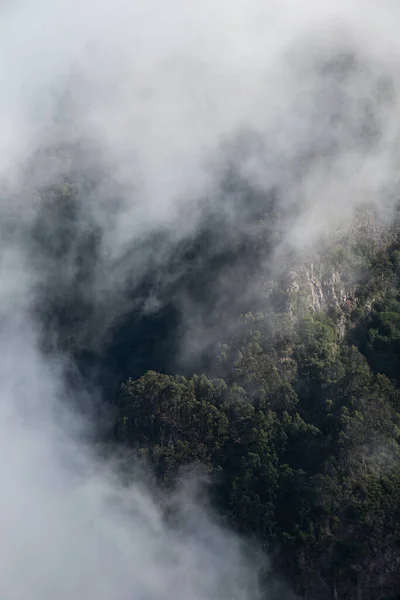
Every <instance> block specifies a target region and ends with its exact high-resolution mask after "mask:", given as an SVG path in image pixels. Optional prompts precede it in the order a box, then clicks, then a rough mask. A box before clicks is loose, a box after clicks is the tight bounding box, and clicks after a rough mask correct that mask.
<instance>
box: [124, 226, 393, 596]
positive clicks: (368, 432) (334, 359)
mask: <svg viewBox="0 0 400 600" xmlns="http://www.w3.org/2000/svg"><path fill="white" fill-rule="evenodd" d="M376 229H377V226H374V231H375V233H376ZM399 250H400V237H399V234H398V231H396V229H395V228H392V231H391V233H390V235H388V234H387V232H385V234H384V235H380V234H379V233H376V235H375V239H374V236H371V232H369V235H368V236H367V235H366V234H365V231H361V233H360V230H358V232H357V233H354V231H353V232H351V233H350V234H349V235H348V236H346V238H345V239H342V242H341V243H340V244H339V243H336V244H335V245H333V246H331V247H328V248H326V249H325V250H324V251H323V252H321V255H320V256H319V258H318V259H317V260H314V262H306V261H305V262H303V264H300V265H298V266H297V267H294V268H293V269H292V270H291V271H290V272H289V277H288V281H289V285H288V284H287V282H286V280H285V279H284V278H283V283H282V284H280V285H278V284H276V285H275V286H271V288H273V293H272V295H271V296H270V297H269V300H268V301H267V300H266V301H265V305H266V307H267V309H269V310H268V311H267V312H265V313H262V312H258V313H256V314H253V313H247V314H244V315H242V316H238V321H237V326H236V327H235V335H233V336H232V337H230V338H228V339H226V340H222V341H221V344H220V346H219V351H218V352H217V353H216V355H215V357H214V359H213V360H212V361H210V365H211V366H210V369H209V372H208V373H206V374H205V375H192V376H190V377H183V376H180V375H166V374H160V373H156V372H154V371H148V372H147V373H146V374H144V375H143V376H142V377H140V378H139V379H136V380H132V379H128V381H126V383H124V384H123V385H122V388H121V391H120V393H119V396H118V410H119V416H118V422H117V428H116V436H117V439H118V441H119V442H121V443H122V444H124V445H126V446H127V447H128V448H130V449H131V450H132V452H134V453H138V454H139V456H140V457H142V459H144V458H145V459H146V460H148V461H150V463H151V464H152V465H153V466H154V468H155V472H156V475H157V478H158V480H159V481H160V482H161V483H162V484H163V485H166V486H168V487H169V486H174V485H175V484H176V482H177V481H179V477H180V475H179V474H180V469H181V467H183V466H185V465H197V468H200V469H201V470H204V471H205V472H207V473H208V474H209V475H210V477H211V481H212V482H213V485H212V488H211V493H212V496H213V501H214V502H215V504H216V505H217V506H218V507H219V508H220V510H221V511H223V513H224V514H225V515H227V516H228V518H229V519H230V521H231V523H232V525H233V526H234V527H236V528H237V529H239V530H240V531H242V532H245V533H246V534H247V535H249V534H251V535H254V536H256V538H257V539H258V540H259V541H261V543H262V544H263V545H264V547H265V548H266V549H267V550H268V551H269V552H270V553H271V554H272V556H273V565H274V570H275V571H276V572H277V573H280V574H284V575H285V577H287V578H288V579H289V580H290V581H291V582H292V585H293V587H294V588H295V589H296V590H297V592H298V593H299V594H300V595H301V597H303V598H311V599H319V598H321V600H322V599H324V600H325V599H332V600H335V599H343V600H344V599H347V598H359V599H362V600H370V599H371V600H377V599H382V600H383V599H385V600H386V599H389V598H392V597H394V596H393V594H395V593H396V592H397V590H398V589H400V579H399V577H400V575H399V574H400V545H399V540H400V466H399V465H400V463H399V457H400V390H399V385H400V378H399V373H400V369H399V366H400V365H399V356H400V355H399V350H400V347H399V340H400V252H399ZM273 296H274V297H275V300H276V298H278V297H279V303H278V304H279V305H280V306H281V307H284V310H283V311H280V312H276V311H275V310H273V309H272V306H273V302H272V300H273ZM283 300H284V301H283Z"/></svg>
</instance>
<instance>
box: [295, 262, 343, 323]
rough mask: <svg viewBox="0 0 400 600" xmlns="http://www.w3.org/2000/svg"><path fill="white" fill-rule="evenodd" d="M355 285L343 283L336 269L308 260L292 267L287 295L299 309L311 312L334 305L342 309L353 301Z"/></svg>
mask: <svg viewBox="0 0 400 600" xmlns="http://www.w3.org/2000/svg"><path fill="white" fill-rule="evenodd" d="M354 292H355V285H349V284H345V283H344V282H343V281H342V279H341V276H340V273H339V272H338V271H335V270H332V271H331V272H329V271H327V269H326V267H324V266H323V265H322V264H317V263H314V262H310V263H309V264H304V265H301V266H298V267H297V268H295V269H293V270H292V271H291V273H290V284H289V289H288V293H289V297H290V298H291V301H294V302H295V303H296V306H295V307H294V306H291V307H290V308H291V309H292V311H293V312H294V310H293V309H294V308H296V312H297V311H298V310H299V309H300V310H301V309H303V310H304V309H308V310H309V309H311V310H312V311H313V312H318V311H321V310H327V309H328V308H331V307H335V308H338V309H342V308H344V307H345V305H346V303H352V302H354V299H353V296H354Z"/></svg>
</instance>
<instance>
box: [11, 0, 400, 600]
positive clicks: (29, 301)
mask: <svg viewBox="0 0 400 600" xmlns="http://www.w3.org/2000/svg"><path fill="white" fill-rule="evenodd" d="M0 14H1V19H0V81H1V84H2V86H1V87H2V94H1V97H0V122H1V129H2V136H1V139H0V181H1V194H0V211H1V214H0V220H1V228H0V229H1V254H0V299H1V302H0V323H1V340H0V344H1V356H2V360H1V365H0V390H1V400H2V402H1V408H0V434H1V435H0V440H1V442H0V443H1V449H2V461H1V478H2V493H1V499H0V506H1V509H2V510H1V514H2V517H1V532H2V539H3V555H2V561H1V566H0V569H1V577H0V593H1V594H0V595H1V596H2V597H4V598H8V599H10V600H17V599H21V600H26V599H32V600H36V599H39V598H40V599H44V600H46V599H47V598H53V597H54V596H57V597H58V598H60V599H63V598H71V597H85V598H96V600H102V599H103V598H104V599H109V598H113V599H114V600H118V599H121V600H126V599H128V598H135V599H137V600H141V599H146V600H147V599H151V598H154V599H159V598H163V599H164V598H165V599H170V598H191V599H194V600H203V599H204V600H208V599H210V600H211V599H212V600H215V599H220V600H224V599H225V598H226V599H228V598H229V599H231V598H237V599H243V598H246V599H247V600H253V599H254V600H255V599H257V598H259V597H260V594H261V592H260V588H259V575H260V568H259V564H258V559H256V558H255V557H254V556H252V558H251V560H250V559H249V558H248V557H249V556H250V553H249V548H248V546H247V545H246V543H245V542H244V541H242V540H241V539H240V538H239V537H238V536H237V535H236V534H234V533H233V532H230V531H229V530H227V529H226V527H225V526H224V525H223V523H221V522H220V521H219V519H218V517H217V516H216V515H215V514H214V513H213V511H212V510H211V509H210V507H209V506H208V505H207V503H206V502H205V501H203V499H202V496H201V494H200V499H199V495H198V494H197V492H196V493H192V492H188V490H187V488H184V489H182V490H180V491H179V490H178V491H177V492H176V494H177V495H176V496H174V497H173V498H172V499H171V498H163V500H162V501H161V500H160V494H161V492H160V491H159V490H157V489H155V488H154V484H152V483H149V481H148V479H146V477H144V476H143V474H142V473H141V472H140V471H139V470H137V471H136V470H135V468H133V475H132V478H131V483H130V484H129V485H123V484H122V482H121V481H120V479H119V476H118V474H117V473H118V469H117V466H116V465H115V464H114V463H113V462H112V461H104V460H100V458H99V457H98V456H97V455H96V451H95V450H94V449H93V448H92V447H91V446H90V444H89V440H90V439H91V438H92V436H93V432H94V431H95V429H96V424H95V423H93V422H92V421H91V420H90V419H88V418H87V417H84V416H82V414H81V413H80V411H78V410H77V409H76V406H77V405H79V404H80V403H82V404H84V403H85V402H89V403H90V404H91V405H96V403H98V402H99V401H100V399H101V396H102V393H103V391H102V390H101V389H100V388H99V387H96V380H95V379H93V380H91V381H86V380H85V378H84V377H83V378H82V379H79V383H78V385H76V386H75V387H74V389H73V392H71V388H70V386H68V385H67V384H66V372H69V371H71V370H74V368H75V364H74V360H75V358H74V355H73V352H71V351H70V350H71V345H68V344H64V343H62V341H60V339H61V337H62V335H61V333H60V322H59V321H58V322H57V320H54V319H48V320H46V319H44V318H43V310H42V309H43V306H44V305H45V306H47V304H49V305H53V304H57V302H65V303H66V305H68V306H69V305H71V306H73V307H75V308H76V306H77V305H78V303H79V306H80V307H81V308H80V309H79V310H80V313H79V318H77V316H76V312H74V310H72V311H71V315H72V316H71V317H70V321H68V317H65V314H64V316H63V317H62V318H63V329H64V330H65V329H68V328H70V331H69V333H68V336H67V337H68V339H69V338H70V337H71V336H75V337H76V338H79V343H80V344H81V346H80V348H81V349H82V348H83V350H85V351H90V352H91V353H92V358H91V360H92V362H93V361H94V362H95V359H94V358H93V356H97V355H100V354H101V353H103V354H102V356H103V363H101V365H100V366H99V365H97V367H96V365H95V366H94V367H93V368H94V370H96V368H97V369H100V370H101V369H102V368H103V366H104V361H106V360H107V359H108V357H109V351H108V350H107V348H108V349H109V348H112V347H113V335H114V333H115V327H116V324H117V325H118V324H120V323H121V319H122V324H123V326H124V327H125V326H126V321H123V319H124V316H126V315H130V317H131V316H132V313H134V314H135V315H141V316H143V315H148V314H150V315H154V314H157V313H159V312H160V311H162V310H164V309H165V307H167V308H168V306H169V304H170V302H171V298H173V301H174V303H175V304H174V310H175V312H174V310H172V309H171V310H172V312H171V317H170V319H171V321H170V322H171V332H170V333H169V336H170V337H169V338H168V340H171V339H173V342H174V344H175V345H176V348H175V349H174V350H173V352H172V350H171V347H169V348H168V349H166V348H165V346H163V345H162V340H157V339H156V338H154V339H153V338H152V339H151V342H146V339H145V337H146V335H147V334H148V330H146V329H143V330H140V328H139V330H138V331H139V333H138V332H137V331H136V334H137V335H136V338H133V342H132V344H134V345H135V346H138V345H141V344H144V345H145V344H146V343H150V344H151V346H152V352H153V355H157V356H158V359H157V360H159V361H161V362H162V360H164V359H165V361H167V358H168V357H167V358H166V356H167V354H168V352H169V353H175V354H174V356H175V355H176V356H180V355H182V354H184V353H185V352H187V351H188V342H187V340H188V338H190V337H191V336H193V332H196V343H195V344H194V347H193V346H191V348H190V352H191V354H193V353H196V352H200V351H202V349H203V348H204V347H207V344H208V343H209V342H210V339H211V338H212V341H215V339H214V337H218V336H219V335H220V334H221V331H222V330H229V328H230V327H232V326H233V324H232V323H233V321H231V313H230V312H229V310H230V309H229V307H228V304H229V305H230V306H231V310H232V314H235V315H236V314H237V313H238V311H240V310H241V309H242V308H243V309H245V308H248V307H249V306H252V305H257V306H260V305H262V303H263V302H264V301H265V298H264V296H263V295H262V293H260V289H259V287H260V286H259V285H258V283H259V282H260V279H261V280H262V278H267V277H268V276H269V275H270V274H271V273H278V272H280V271H281V270H282V269H283V268H285V267H286V265H287V260H288V255H289V254H290V255H291V256H292V255H293V253H295V254H296V255H302V254H304V253H308V254H310V253H311V254H313V253H314V254H315V253H318V251H319V248H320V245H321V243H322V242H321V240H323V239H324V237H325V236H327V235H329V234H331V232H332V231H333V230H335V231H339V232H343V231H346V228H348V227H349V226H350V225H351V224H352V222H353V219H354V216H355V215H356V214H357V210H358V209H359V208H360V207H361V206H364V205H368V206H370V207H371V206H372V208H373V209H374V211H376V213H377V214H379V216H380V218H381V219H382V220H383V221H384V222H385V223H388V224H390V222H391V220H392V219H393V214H394V211H395V209H396V204H397V194H398V167H399V150H398V124H397V122H398V120H397V116H398V112H399V84H400V75H399V73H400V70H399V59H400V42H399V41H398V32H397V23H398V19H399V18H400V8H399V7H398V5H397V3H395V2H391V1H382V2H380V3H376V2H372V1H368V0H364V1H363V2H361V1H356V0H353V1H351V0H350V1H349V0H347V1H337V0H336V1H335V2H333V1H328V2H323V3H315V2H311V1H307V0H299V1H298V2H296V3H293V2H289V1H286V0H285V1H282V0H280V1H279V2H278V1H276V2H275V1H274V0H267V1H260V0H247V1H244V0H229V1H228V0H219V1H218V2H211V0H206V1H204V2H202V3H201V5H200V4H199V5H198V6H189V4H188V3H187V2H184V1H183V0H170V1H169V2H164V3H161V2H160V1H158V0H151V1H146V2H144V1H142V0H138V1H137V2H135V3H132V2H129V1H128V0H113V1H112V2H111V1H109V0H100V1H98V2H93V1H92V0H80V1H79V2H78V1H75V0H70V1H68V2H67V1H64V0H60V1H58V2H54V1H53V2H50V1H45V0H39V1H38V2H32V1H28V0H14V1H13V2H7V1H5V2H2V3H1V5H0ZM232 173H233V174H234V177H235V178H236V179H235V181H236V183H234V185H233V186H230V184H229V182H230V181H231V179H230V177H231V176H232ZM71 182H78V186H77V191H76V193H75V192H74V194H75V195H73V203H72V204H69V205H68V206H67V207H64V206H62V207H61V208H60V207H59V206H56V205H55V204H54V198H53V196H52V192H51V187H52V186H58V187H60V186H61V187H62V186H65V185H69V184H70V183H71ZM271 202H273V203H274V205H276V206H277V207H278V210H279V214H280V219H281V221H280V222H281V230H280V234H279V238H278V240H277V241H276V242H274V244H273V245H272V246H271V248H270V249H269V251H268V253H264V254H263V253H261V256H258V258H257V259H255V258H254V257H253V256H252V255H251V253H250V254H249V255H247V254H245V253H243V252H242V249H243V247H245V246H246V242H247V241H248V240H249V239H252V238H253V237H254V235H255V229H254V225H255V222H256V219H258V218H259V216H260V214H263V213H264V211H265V209H266V207H267V206H270V204H271ZM63 211H64V212H63ZM65 218H66V223H67V225H65V224H64V225H63V224H61V220H62V219H64V220H65ZM60 219H61V220H60ZM63 223H64V221H63ZM202 236H203V237H202ZM204 236H205V237H204ZM201 240H203V242H202V243H203V247H206V248H207V252H208V254H207V257H206V260H205V261H203V262H202V261H200V262H199V261H197V262H196V260H194V259H193V256H194V258H196V253H194V254H193V247H194V246H195V247H197V246H196V244H198V243H200V242H201ZM204 240H205V241H204ZM59 244H61V245H59ZM188 256H191V261H192V262H190V261H189V262H188V260H187V257H188ZM225 256H228V257H233V258H232V265H233V266H232V268H231V269H229V268H228V267H226V263H224V264H225V266H224V267H221V265H220V264H219V263H218V259H219V257H225ZM214 260H215V261H216V262H217V265H216V266H215V270H214V271H212V273H213V275H212V277H211V279H207V278H206V279H205V280H203V279H202V277H204V273H205V272H206V273H207V269H205V270H204V268H203V267H204V264H205V265H206V267H207V265H210V264H214V263H213V261H214ZM193 264H195V265H197V266H196V268H194V267H193V268H192V266H193ZM188 265H189V266H188ZM190 265H192V266H190ZM213 268H214V267H213ZM190 269H192V271H191V270H190ZM188 273H189V275H190V273H192V279H190V277H189V283H188V284H187V283H186V284H185V286H183V287H182V285H181V284H180V281H181V279H182V277H187V276H188ZM238 274H239V275H238ZM203 283H204V285H203ZM195 285H197V288H196V289H197V290H199V289H200V288H201V289H202V293H203V294H204V298H205V300H204V302H206V304H202V302H199V301H198V299H197V300H196V297H195V295H194V294H193V293H191V292H190V289H192V288H193V286H195ZM232 297H233V298H234V300H233V301H232ZM207 302H209V303H208V304H207ZM210 307H212V310H210ZM176 311H178V313H179V319H178V317H176V315H177V312H176ZM50 312H51V311H50ZM78 312H79V311H78ZM174 315H175V316H174ZM174 318H177V319H178V321H179V326H176V323H175V321H174ZM217 324H218V327H217ZM141 332H142V333H143V339H140V335H142V334H141ZM211 332H213V333H212V334H211ZM213 336H214V337H213ZM82 340H83V341H82ZM153 346H154V347H153ZM107 351H108V354H107ZM128 351H129V347H128V348H127V353H128ZM137 352H139V351H137ZM157 352H158V354H157ZM153 355H152V356H153ZM117 360H120V359H119V358H117ZM152 360H153V361H155V360H156V359H155V358H154V357H153V359H152ZM163 364H164V363H163ZM145 366H147V367H149V366H151V365H146V364H145V362H141V361H140V360H139V359H138V361H137V363H135V364H133V363H132V362H130V363H129V362H128V363H127V367H126V368H128V367H129V369H131V370H135V369H136V370H137V372H138V373H140V371H141V370H143V369H144V368H145ZM169 366H170V365H169ZM166 368H167V367H166ZM127 374H129V373H124V375H127ZM135 374H136V373H132V375H135ZM103 384H104V381H103ZM110 386H111V387H112V386H113V383H112V384H110ZM71 394H73V395H74V397H73V398H72V399H71V398H70V396H71ZM71 400H73V401H71ZM171 502H172V503H173V504H174V506H178V509H177V510H178V514H179V519H178V524H176V523H171V522H168V520H167V519H166V518H165V516H164V512H165V510H164V509H165V505H168V503H171ZM273 593H274V592H273V591H272V590H271V593H270V596H271V597H272V595H273ZM279 593H280V594H281V592H279ZM282 593H283V592H282ZM285 593H286V592H285ZM287 594H289V592H287ZM279 597H280V598H282V597H283V596H282V595H279ZM288 597H289V596H288Z"/></svg>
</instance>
